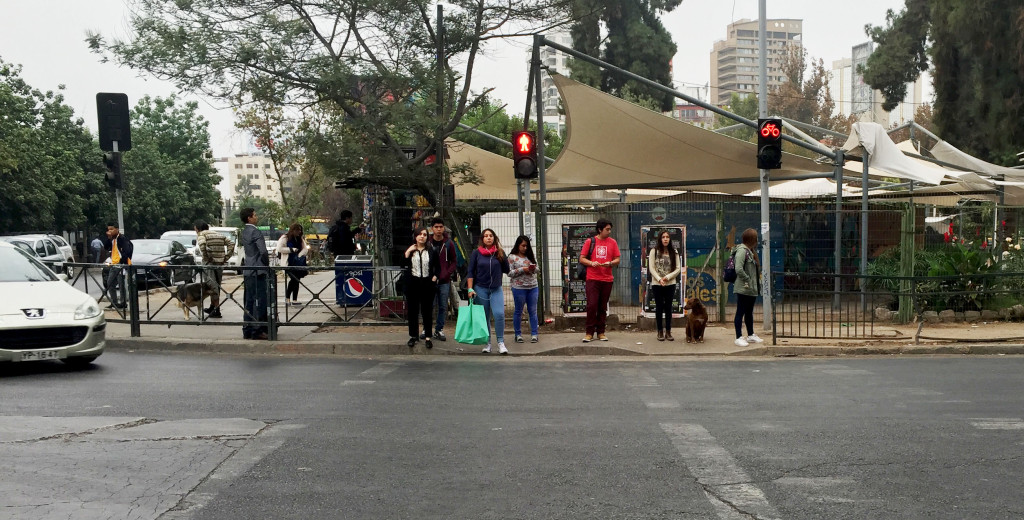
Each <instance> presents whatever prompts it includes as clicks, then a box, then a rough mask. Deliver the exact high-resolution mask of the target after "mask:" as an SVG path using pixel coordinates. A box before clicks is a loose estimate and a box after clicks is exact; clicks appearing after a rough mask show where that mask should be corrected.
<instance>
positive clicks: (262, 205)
mask: <svg viewBox="0 0 1024 520" xmlns="http://www.w3.org/2000/svg"><path fill="white" fill-rule="evenodd" d="M235 207H236V208H238V210H239V211H241V209H242V208H253V209H255V210H256V216H257V217H259V224H258V225H260V226H272V227H274V228H276V229H288V227H289V226H291V225H292V223H293V222H296V219H294V218H291V217H288V216H287V215H286V214H285V210H284V208H283V207H282V206H281V205H280V204H278V203H277V201H273V200H266V199H261V198H259V197H253V196H251V195H250V196H249V197H242V198H240V199H238V203H237V204H235ZM224 225H225V226H228V227H236V228H240V227H242V226H244V224H243V223H242V217H241V216H239V212H238V211H232V212H230V213H228V216H227V219H226V220H225V222H224ZM303 229H309V217H308V216H307V217H305V221H303Z"/></svg>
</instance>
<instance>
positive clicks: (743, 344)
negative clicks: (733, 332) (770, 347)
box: [733, 338, 750, 347]
mask: <svg viewBox="0 0 1024 520" xmlns="http://www.w3.org/2000/svg"><path fill="white" fill-rule="evenodd" d="M733 343H735V344H736V346H737V347H749V346H750V343H747V340H745V339H743V338H736V341H734V342H733Z"/></svg>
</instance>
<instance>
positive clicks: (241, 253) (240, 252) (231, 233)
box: [210, 227, 245, 273]
mask: <svg viewBox="0 0 1024 520" xmlns="http://www.w3.org/2000/svg"><path fill="white" fill-rule="evenodd" d="M210 231H216V232H217V233H220V234H222V235H224V236H226V237H228V239H229V240H231V241H232V242H234V244H235V254H234V255H233V256H232V257H231V259H229V260H228V263H227V265H230V266H234V267H238V266H240V265H242V264H243V263H244V261H245V249H243V248H242V242H241V241H240V240H239V239H238V237H239V236H241V235H239V234H238V229H236V228H233V227H211V228H210ZM238 272H240V271H239V270H237V269H236V270H235V273H238Z"/></svg>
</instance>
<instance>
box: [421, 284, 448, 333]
mask: <svg viewBox="0 0 1024 520" xmlns="http://www.w3.org/2000/svg"><path fill="white" fill-rule="evenodd" d="M451 288H452V284H450V283H439V284H437V294H436V295H435V296H434V308H435V309H437V323H436V324H435V325H434V330H435V331H437V332H440V331H442V330H444V319H445V317H446V316H447V314H448V291H449V290H451ZM423 327H424V328H426V327H427V324H426V323H424V324H423Z"/></svg>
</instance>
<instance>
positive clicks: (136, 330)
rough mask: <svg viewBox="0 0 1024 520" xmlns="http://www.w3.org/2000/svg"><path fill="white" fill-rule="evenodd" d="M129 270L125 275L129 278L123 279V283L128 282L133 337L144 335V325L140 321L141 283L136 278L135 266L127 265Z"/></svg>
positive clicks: (129, 311) (129, 317)
mask: <svg viewBox="0 0 1024 520" xmlns="http://www.w3.org/2000/svg"><path fill="white" fill-rule="evenodd" d="M125 267H127V268H128V272H126V273H125V276H127V277H128V279H127V280H123V281H122V282H121V283H125V282H127V283H128V319H129V321H130V322H131V325H130V327H129V328H130V330H131V337H133V338H138V337H140V336H142V325H141V324H140V323H139V284H138V283H136V280H135V266H134V265H127V266H125Z"/></svg>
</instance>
